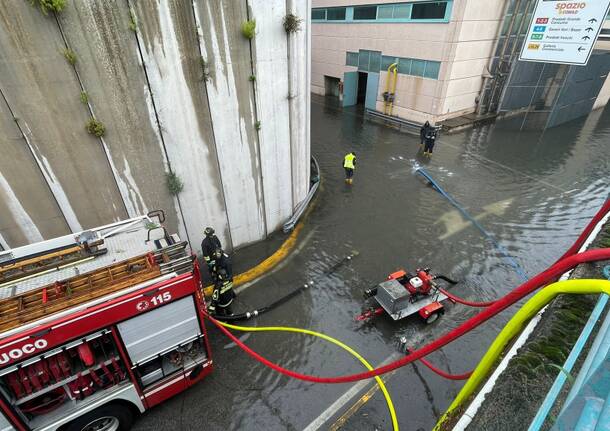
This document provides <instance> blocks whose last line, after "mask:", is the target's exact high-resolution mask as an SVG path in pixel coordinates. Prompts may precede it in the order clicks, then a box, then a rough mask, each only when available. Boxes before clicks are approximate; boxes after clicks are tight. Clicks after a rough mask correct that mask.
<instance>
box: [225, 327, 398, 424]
mask: <svg viewBox="0 0 610 431" xmlns="http://www.w3.org/2000/svg"><path fill="white" fill-rule="evenodd" d="M218 323H220V324H221V325H222V326H224V327H225V328H229V329H234V330H236V331H246V332H296V333H300V334H306V335H311V336H314V337H318V338H322V339H323V340H326V341H329V342H331V343H333V344H335V345H337V346H339V347H341V348H342V349H343V350H345V351H347V352H349V353H350V354H351V355H352V356H354V357H355V358H356V359H358V360H359V361H360V362H361V363H362V364H363V365H364V366H365V367H366V369H367V370H369V371H370V370H372V369H373V366H372V365H371V364H369V363H368V361H367V360H366V359H364V358H363V357H362V356H360V354H359V353H358V352H356V351H355V350H354V349H352V348H351V347H349V346H348V345H347V344H344V343H342V342H341V341H339V340H337V339H335V338H333V337H330V336H328V335H325V334H322V333H320V332H315V331H310V330H309V329H301V328H292V327H290V326H257V327H250V326H237V325H232V324H230V323H225V322H221V321H220V320H219V321H218ZM375 380H376V381H377V384H378V385H379V388H380V389H381V392H383V396H384V398H385V401H386V404H387V405H388V410H389V411H390V417H391V418H392V428H393V429H394V431H398V419H397V418H396V411H395V410H394V404H393V403H392V398H391V397H390V393H389V392H388V390H387V389H386V387H385V384H384V383H383V380H381V378H380V377H379V376H375Z"/></svg>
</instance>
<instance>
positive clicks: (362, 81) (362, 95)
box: [356, 72, 368, 105]
mask: <svg viewBox="0 0 610 431" xmlns="http://www.w3.org/2000/svg"><path fill="white" fill-rule="evenodd" d="M367 78H368V73H362V72H358V99H357V101H356V103H357V104H358V105H360V104H364V101H365V99H366V81H367Z"/></svg>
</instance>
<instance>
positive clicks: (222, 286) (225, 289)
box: [208, 268, 235, 316]
mask: <svg viewBox="0 0 610 431" xmlns="http://www.w3.org/2000/svg"><path fill="white" fill-rule="evenodd" d="M217 276H218V277H217V279H216V283H215V284H214V292H213V293H212V303H211V304H210V306H209V307H208V311H209V312H210V313H211V314H217V315H219V316H231V315H232V314H233V313H232V311H231V303H232V302H233V299H235V292H233V278H232V277H229V275H228V274H227V271H225V270H224V269H222V268H221V269H219V270H218V272H217Z"/></svg>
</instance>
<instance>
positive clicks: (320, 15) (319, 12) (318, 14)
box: [311, 9, 326, 19]
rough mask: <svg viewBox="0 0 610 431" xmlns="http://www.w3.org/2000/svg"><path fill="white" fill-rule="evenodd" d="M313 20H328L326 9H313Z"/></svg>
mask: <svg viewBox="0 0 610 431" xmlns="http://www.w3.org/2000/svg"><path fill="white" fill-rule="evenodd" d="M311 19H326V9H312V10H311Z"/></svg>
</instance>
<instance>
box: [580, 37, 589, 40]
mask: <svg viewBox="0 0 610 431" xmlns="http://www.w3.org/2000/svg"><path fill="white" fill-rule="evenodd" d="M582 39H583V40H588V39H591V38H590V37H589V36H583V37H582Z"/></svg>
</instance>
